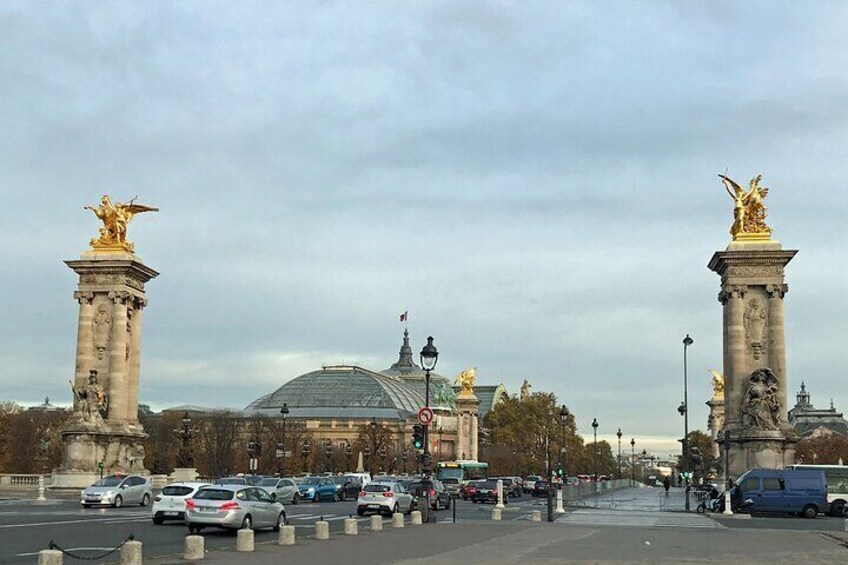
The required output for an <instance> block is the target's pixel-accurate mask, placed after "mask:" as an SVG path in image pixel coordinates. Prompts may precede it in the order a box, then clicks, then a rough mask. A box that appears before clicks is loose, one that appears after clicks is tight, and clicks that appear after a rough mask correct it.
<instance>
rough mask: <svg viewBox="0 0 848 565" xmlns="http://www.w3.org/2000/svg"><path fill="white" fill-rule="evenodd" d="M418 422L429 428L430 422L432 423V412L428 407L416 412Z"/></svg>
mask: <svg viewBox="0 0 848 565" xmlns="http://www.w3.org/2000/svg"><path fill="white" fill-rule="evenodd" d="M418 421H419V422H421V423H422V424H424V425H425V426H429V425H430V422H432V421H433V411H432V410H430V409H429V408H428V407H426V406H425V407H424V408H422V409H421V410H419V411H418Z"/></svg>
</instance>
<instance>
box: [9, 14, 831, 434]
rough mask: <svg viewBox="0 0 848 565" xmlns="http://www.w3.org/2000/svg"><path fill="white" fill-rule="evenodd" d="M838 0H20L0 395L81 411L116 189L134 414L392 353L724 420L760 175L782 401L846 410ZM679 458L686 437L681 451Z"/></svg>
mask: <svg viewBox="0 0 848 565" xmlns="http://www.w3.org/2000/svg"><path fill="white" fill-rule="evenodd" d="M846 20H848V6H846V5H845V4H844V3H839V2H831V3H825V2H813V3H805V4H803V5H802V4H798V3H795V2H766V3H757V2H743V3H740V2H726V3H725V2H704V3H696V2H685V3H683V2H680V3H672V2H651V3H637V2H613V3H602V2H585V3H577V2H542V3H533V2H527V1H521V2H515V3H508V2H497V3H494V2H493V3H483V2H458V1H456V0H451V1H448V2H443V3H440V2H403V3H397V2H384V3H381V2H369V3H363V2H351V3H340V2H314V3H289V4H288V5H284V4H283V3H280V2H268V3H251V2H238V3H230V4H223V3H220V4H219V3H215V2H211V1H204V2H194V3H193V2H177V3H166V2H130V3H121V2H100V1H98V2H90V3H85V2H61V3H56V2H45V3H38V2H33V1H26V2H11V1H6V2H3V3H2V4H0V203H2V208H0V210H2V211H0V243H2V245H0V263H2V266H3V268H2V272H0V285H1V286H0V319H2V322H0V387H2V388H0V398H6V399H12V400H16V401H19V402H22V403H36V402H39V401H41V400H42V399H43V397H44V396H45V395H49V396H50V397H51V400H54V401H55V402H57V403H63V402H65V403H66V402H69V401H70V392H69V391H68V385H67V381H68V379H69V378H70V377H72V375H73V370H74V351H75V340H76V319H77V312H78V306H77V303H76V302H75V301H74V300H73V299H72V293H73V291H74V288H75V285H76V276H75V275H74V273H73V272H72V271H71V270H69V269H68V268H67V267H66V266H65V265H64V264H63V263H62V261H63V260H66V259H73V258H76V257H78V256H79V254H80V253H81V252H82V251H84V250H85V249H86V246H87V242H88V240H89V238H91V237H92V236H93V235H95V234H96V232H97V228H98V225H97V221H96V218H94V216H93V215H92V214H91V213H90V212H85V211H83V209H82V207H83V206H84V205H86V204H95V203H96V202H97V201H98V199H99V197H100V195H101V194H103V193H109V194H111V195H113V196H114V197H115V198H118V199H121V200H124V199H128V198H131V197H133V196H135V195H138V196H139V202H142V203H144V204H149V205H154V206H159V207H160V208H161V212H160V213H159V214H146V215H143V216H139V217H137V218H136V220H134V222H133V223H132V224H131V226H130V230H129V236H130V239H132V240H134V241H135V242H136V250H137V252H138V254H139V256H140V257H141V258H142V259H143V260H144V262H145V263H146V264H148V265H149V266H151V267H153V268H154V269H156V270H158V271H160V272H161V275H160V277H159V278H157V279H155V280H154V281H152V282H150V283H149V284H148V287H147V296H148V299H149V306H148V308H147V309H146V310H145V314H144V343H143V357H142V359H143V361H142V382H141V401H142V402H145V403H149V404H151V405H153V406H154V407H157V408H162V407H167V406H173V405H177V404H183V403H191V404H201V405H207V406H229V407H234V408H241V407H243V406H245V405H246V404H248V403H249V402H250V401H252V400H253V399H255V398H256V397H258V396H260V395H263V394H265V393H267V392H270V391H271V390H273V389H275V388H276V387H278V386H280V385H281V384H283V383H285V382H286V381H288V380H290V379H292V378H294V377H296V376H298V375H299V374H302V373H304V372H307V371H310V370H314V369H316V368H318V367H320V365H321V364H331V363H341V362H344V363H357V364H361V365H364V366H366V367H369V368H372V369H377V370H381V369H384V368H386V367H388V366H389V365H390V364H391V363H393V362H394V361H395V360H396V359H397V351H398V349H399V347H400V343H401V337H402V335H401V334H402V330H403V326H402V325H401V324H400V323H399V321H398V315H399V314H400V313H401V312H403V311H404V310H409V316H410V322H409V330H410V334H411V338H412V344H413V348H414V350H415V351H419V350H420V348H421V346H423V345H424V343H425V340H426V337H427V335H433V336H435V338H436V341H435V343H436V345H437V347H438V348H439V351H440V359H439V365H438V368H437V370H438V372H440V373H442V374H445V375H448V376H455V375H456V374H457V373H458V372H459V371H460V370H462V369H463V368H465V367H469V366H476V367H478V380H479V381H480V382H482V383H491V384H494V383H499V382H503V383H504V384H505V385H506V386H507V388H508V389H509V391H510V392H517V389H518V387H519V385H520V384H521V382H522V380H523V379H524V378H527V379H529V380H530V381H531V383H532V384H533V386H534V390H535V391H539V390H550V391H553V392H555V393H556V394H557V395H558V396H559V398H560V399H562V400H563V401H564V402H565V403H566V404H568V405H569V407H570V408H571V409H572V411H573V412H574V413H575V414H576V415H577V419H578V425H579V427H580V431H581V432H583V433H584V434H587V435H590V434H591V428H590V427H589V423H590V422H591V421H592V418H594V417H596V418H597V419H598V421H599V423H600V427H599V434H600V435H601V436H602V437H610V436H611V435H612V434H614V433H615V431H616V430H617V429H618V428H619V427H620V428H621V429H622V432H623V433H624V435H625V440H626V441H629V438H630V437H635V438H636V439H637V442H641V443H640V444H639V445H642V444H644V443H647V442H648V441H649V438H650V441H653V442H655V443H657V444H658V442H660V441H662V440H663V438H664V439H665V441H667V442H668V441H670V440H671V439H672V438H674V437H679V435H681V434H682V431H681V430H682V422H681V418H680V416H679V415H678V414H677V412H676V408H677V406H678V404H679V403H680V401H681V400H682V395H683V391H682V388H683V382H682V381H683V378H682V372H683V371H682V370H683V359H682V358H683V346H682V343H681V341H682V339H683V337H684V336H685V335H686V334H687V333H689V334H691V335H692V337H693V338H694V340H695V343H694V345H693V346H692V348H691V349H690V379H691V382H690V394H691V397H692V398H691V405H692V407H691V412H690V414H691V425H692V427H696V428H697V427H700V428H706V419H707V408H706V406H704V405H703V402H704V401H706V400H707V399H708V398H709V396H710V394H711V389H710V385H709V375H708V372H707V371H708V370H709V369H712V368H716V369H721V364H722V359H721V357H722V354H721V306H720V304H719V303H718V302H717V300H716V295H717V293H718V291H719V281H718V277H717V276H716V275H715V274H713V273H711V272H710V271H709V270H708V269H707V268H706V264H707V262H708V261H709V259H710V257H711V255H712V254H713V252H715V251H716V250H721V249H724V248H725V247H726V245H727V244H728V241H729V235H728V232H727V230H728V228H729V226H730V223H731V219H732V218H731V216H732V202H731V201H730V199H729V197H728V196H727V194H726V193H725V192H724V189H723V188H722V186H721V184H720V183H719V180H718V178H717V177H716V174H717V173H719V172H724V171H725V170H727V171H728V174H729V175H730V176H731V177H733V178H735V179H736V180H738V181H740V182H747V180H748V179H749V178H751V177H752V176H754V175H755V174H757V173H763V174H764V179H763V184H764V185H765V186H768V187H770V189H771V191H770V193H769V197H768V205H769V223H770V225H771V226H772V227H773V229H774V234H775V237H776V238H777V239H779V240H780V241H781V242H782V243H783V244H784V246H785V247H787V248H791V249H799V250H800V253H799V254H798V256H797V257H796V258H795V260H794V261H793V262H792V263H791V264H790V265H789V267H788V271H787V282H788V283H789V285H790V293H789V294H788V295H787V298H786V335H787V350H788V352H787V361H788V378H789V387H790V390H789V397H790V405H791V404H794V395H795V391H796V390H797V388H798V387H799V386H800V383H801V380H805V381H806V383H807V384H808V386H809V389H810V391H811V393H812V395H813V402H814V403H815V404H816V405H818V406H820V407H825V406H827V405H828V403H829V400H830V397H833V399H834V401H835V402H836V405H837V407H838V408H842V409H846V410H848V391H846V388H845V377H844V373H843V371H844V370H845V362H844V358H843V355H844V349H845V345H844V343H843V340H844V336H845V335H846V333H848V316H847V315H846V314H848V296H846V293H845V291H844V286H845V279H846V275H848V272H846V264H845V261H844V260H843V258H844V253H845V252H844V249H845V247H846V243H848V234H846V222H845V216H846V211H847V210H846V208H848V205H846V198H845V197H846V190H845V188H844V186H843V183H844V179H845V178H846V172H848V162H846V140H848V130H846V124H848V104H846V100H848V75H846V73H845V68H846V66H847V64H848V61H846V53H847V52H848V51H846V47H848V36H846V34H845V29H847V28H848V21H846ZM667 445H669V444H668V443H667Z"/></svg>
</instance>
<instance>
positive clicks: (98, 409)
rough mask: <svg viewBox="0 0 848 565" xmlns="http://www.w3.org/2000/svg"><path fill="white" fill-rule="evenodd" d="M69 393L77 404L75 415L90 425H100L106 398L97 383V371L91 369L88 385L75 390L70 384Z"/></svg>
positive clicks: (104, 392) (106, 406)
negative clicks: (78, 415)
mask: <svg viewBox="0 0 848 565" xmlns="http://www.w3.org/2000/svg"><path fill="white" fill-rule="evenodd" d="M71 392H73V394H74V398H75V399H76V400H77V402H78V403H79V404H78V405H77V413H78V414H80V415H81V416H82V419H83V421H85V422H90V423H101V422H102V421H103V417H104V416H105V415H106V410H107V408H108V404H109V401H108V397H107V396H106V391H105V390H104V389H103V387H102V386H100V385H99V384H98V383H97V371H95V370H94V369H92V370H91V371H90V372H89V375H88V383H87V384H86V385H85V386H84V387H83V388H82V389H79V390H78V389H77V388H76V387H75V386H74V383H73V382H72V383H71Z"/></svg>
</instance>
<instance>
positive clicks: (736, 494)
mask: <svg viewBox="0 0 848 565" xmlns="http://www.w3.org/2000/svg"><path fill="white" fill-rule="evenodd" d="M731 504H732V505H733V507H735V509H736V510H742V511H746V512H781V513H790V514H800V515H801V516H803V517H804V518H815V517H816V516H817V515H818V514H819V512H826V511H827V509H828V503H827V479H825V476H824V471H794V470H788V469H782V470H779V469H751V470H750V471H747V472H746V473H744V474H743V475H742V476H741V477H739V481H738V483H737V485H736V487H734V489H733V491H732V492H731Z"/></svg>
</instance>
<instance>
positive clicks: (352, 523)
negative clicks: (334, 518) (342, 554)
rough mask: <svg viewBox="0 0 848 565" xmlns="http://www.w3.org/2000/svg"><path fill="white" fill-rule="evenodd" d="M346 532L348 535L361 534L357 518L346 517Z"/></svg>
mask: <svg viewBox="0 0 848 565" xmlns="http://www.w3.org/2000/svg"><path fill="white" fill-rule="evenodd" d="M344 532H345V535H346V536H355V535H357V534H359V523H358V522H357V521H356V518H345V523H344Z"/></svg>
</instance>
